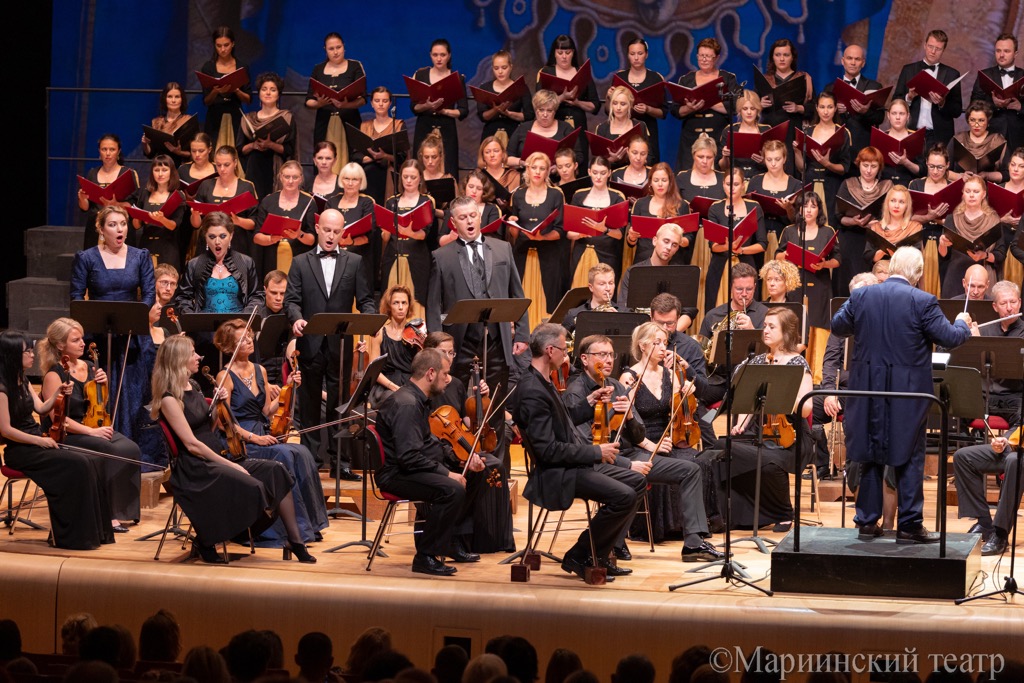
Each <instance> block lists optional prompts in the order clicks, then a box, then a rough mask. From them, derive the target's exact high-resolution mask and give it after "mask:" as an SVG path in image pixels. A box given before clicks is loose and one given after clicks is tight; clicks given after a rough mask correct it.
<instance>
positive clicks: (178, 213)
mask: <svg viewBox="0 0 1024 683" xmlns="http://www.w3.org/2000/svg"><path fill="white" fill-rule="evenodd" d="M175 192H177V190H175ZM150 194H151V193H150V191H149V190H147V189H146V188H142V189H140V190H137V191H136V192H135V194H134V195H133V197H132V199H131V202H132V204H134V205H135V206H137V207H138V208H140V209H142V210H143V211H149V212H154V211H159V210H160V209H161V208H162V207H163V205H164V202H160V203H154V202H151V201H150V200H149V197H150ZM173 194H174V193H173V192H172V193H171V195H173ZM171 195H168V199H170V196H171ZM187 208H188V205H187V204H185V201H184V198H183V199H182V202H181V203H180V204H179V205H178V208H177V209H175V210H174V211H173V212H172V213H171V215H170V216H165V218H168V219H170V220H171V222H173V223H174V224H175V226H176V227H175V228H174V230H168V229H167V228H165V227H164V226H162V225H156V224H153V223H147V222H145V221H142V225H141V226H140V227H139V229H138V230H135V229H133V230H132V232H133V233H134V238H135V239H134V246H136V247H138V248H139V249H147V250H149V253H150V254H156V259H157V262H158V263H169V264H171V265H172V266H174V267H175V268H177V269H178V272H179V273H180V272H181V271H182V270H183V269H184V266H185V260H184V259H183V258H182V251H181V242H182V238H181V234H182V233H183V232H185V233H186V234H189V235H190V236H191V232H192V225H191V224H189V223H188V216H187V213H188V212H187V211H186V209H187Z"/></svg>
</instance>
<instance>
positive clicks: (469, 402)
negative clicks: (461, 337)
mask: <svg viewBox="0 0 1024 683" xmlns="http://www.w3.org/2000/svg"><path fill="white" fill-rule="evenodd" d="M469 381H470V383H471V384H472V386H473V389H472V391H471V392H470V394H469V397H468V398H466V403H465V405H464V406H463V407H464V408H465V414H466V416H468V417H469V430H470V431H471V432H473V433H474V434H476V433H477V432H478V431H479V432H480V449H479V450H482V451H485V452H487V453H492V452H494V449H496V448H497V447H498V435H497V434H495V433H494V428H493V427H491V425H489V424H487V422H485V421H484V415H486V414H487V413H488V412H489V410H490V406H491V400H490V399H489V398H487V397H486V396H484V395H483V394H482V393H481V392H480V359H479V358H477V357H475V356H474V358H473V365H472V370H471V371H470V380H469Z"/></svg>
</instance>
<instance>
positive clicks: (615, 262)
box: [569, 189, 626, 282]
mask: <svg viewBox="0 0 1024 683" xmlns="http://www.w3.org/2000/svg"><path fill="white" fill-rule="evenodd" d="M590 192H591V191H590V190H581V191H580V192H577V193H576V194H575V195H573V198H572V205H573V206H587V204H586V201H587V198H588V197H589V196H590ZM608 197H609V199H610V201H611V204H609V206H614V205H615V204H621V203H623V202H624V201H626V198H625V196H623V194H622V193H621V192H619V191H618V190H612V189H609V190H608ZM588 208H600V209H603V208H606V207H603V206H601V207H588ZM625 232H626V228H622V233H623V235H625ZM588 246H593V248H594V251H596V252H597V260H598V262H599V263H607V264H608V265H609V266H611V267H612V269H613V270H614V271H615V281H616V282H619V281H620V280H622V239H615V238H614V237H610V236H608V235H607V234H605V235H598V236H596V237H580V238H579V239H578V240H576V242H575V243H574V244H573V247H572V258H571V259H570V261H569V278H570V281H571V279H572V278H573V277H574V275H575V273H576V266H577V265H579V262H580V258H582V257H583V252H584V251H586V249H587V247H588Z"/></svg>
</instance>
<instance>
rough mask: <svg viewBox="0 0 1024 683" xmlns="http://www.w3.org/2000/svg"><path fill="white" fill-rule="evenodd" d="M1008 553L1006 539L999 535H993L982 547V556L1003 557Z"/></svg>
mask: <svg viewBox="0 0 1024 683" xmlns="http://www.w3.org/2000/svg"><path fill="white" fill-rule="evenodd" d="M1005 552H1006V539H1005V538H1003V537H1002V536H1000V535H999V534H992V535H991V536H990V537H989V539H988V540H987V541H985V545H983V546H981V554H982V555H1002V554H1003V553H1005Z"/></svg>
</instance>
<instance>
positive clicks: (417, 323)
mask: <svg viewBox="0 0 1024 683" xmlns="http://www.w3.org/2000/svg"><path fill="white" fill-rule="evenodd" d="M426 340H427V323H425V322H424V321H423V318H416V319H414V320H410V321H409V322H407V323H405V327H403V328H402V341H403V342H405V343H406V344H408V345H409V346H415V347H416V348H417V349H422V348H423V342H425V341H426Z"/></svg>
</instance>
